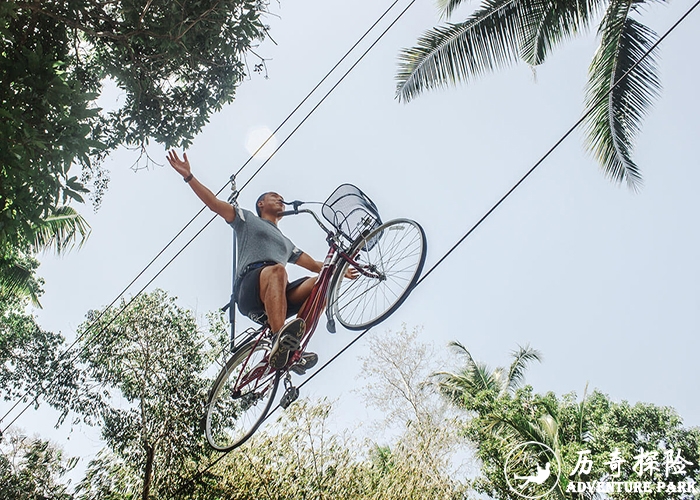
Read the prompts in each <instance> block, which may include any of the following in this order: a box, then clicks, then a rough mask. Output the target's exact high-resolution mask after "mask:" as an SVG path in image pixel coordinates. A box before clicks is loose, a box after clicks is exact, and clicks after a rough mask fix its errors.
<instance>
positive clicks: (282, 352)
mask: <svg viewBox="0 0 700 500" xmlns="http://www.w3.org/2000/svg"><path fill="white" fill-rule="evenodd" d="M305 328H306V324H305V323H304V320H303V319H301V318H296V319H293V320H292V321H290V322H289V323H287V324H286V325H284V326H283V327H282V329H281V330H280V332H279V333H278V334H277V339H276V340H275V343H274V344H273V345H272V349H271V350H270V366H272V367H273V368H274V369H275V370H280V369H282V368H284V365H286V364H287V362H289V356H290V355H291V354H292V353H293V352H294V351H296V350H297V349H299V341H300V340H301V337H302V336H303V335H304V329H305Z"/></svg>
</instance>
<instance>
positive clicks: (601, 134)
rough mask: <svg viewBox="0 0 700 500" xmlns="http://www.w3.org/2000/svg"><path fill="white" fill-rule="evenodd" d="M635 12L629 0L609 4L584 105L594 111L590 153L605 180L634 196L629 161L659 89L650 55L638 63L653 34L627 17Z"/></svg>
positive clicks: (633, 168)
mask: <svg viewBox="0 0 700 500" xmlns="http://www.w3.org/2000/svg"><path fill="white" fill-rule="evenodd" d="M633 6H634V3H633V1H632V0H613V2H612V3H611V4H610V7H609V8H608V10H607V12H606V14H605V17H604V19H603V22H602V23H601V26H600V34H601V42H600V46H599V47H598V50H597V51H596V54H595V57H594V58H593V62H592V63H591V66H590V69H589V82H588V87H587V90H586V105H587V109H591V108H592V109H593V111H592V113H591V114H590V115H589V116H588V119H587V128H588V130H587V132H588V147H589V149H590V150H591V151H592V152H593V154H594V155H595V157H596V159H597V160H598V162H599V163H600V165H601V167H602V168H603V170H604V171H605V174H606V175H607V177H609V178H610V179H611V180H613V181H615V182H617V183H622V182H626V183H627V185H628V186H629V187H630V188H631V189H632V190H635V191H636V190H637V189H638V188H639V187H641V182H642V178H641V174H640V171H639V168H638V167H637V165H636V164H635V162H634V161H633V160H632V149H633V147H634V139H635V136H636V135H637V133H638V132H639V130H640V127H641V120H642V118H643V117H644V116H645V115H646V113H647V111H648V110H649V108H650V106H651V104H652V102H653V100H654V99H655V98H656V97H657V96H658V95H659V92H660V88H661V85H660V82H659V79H658V76H657V66H656V61H655V58H654V54H653V52H652V53H651V54H649V56H648V57H646V58H645V59H641V58H642V57H643V55H644V54H645V53H646V52H647V51H648V50H649V49H650V48H651V47H652V46H653V44H654V41H655V39H656V34H655V33H654V32H653V31H652V30H650V29H649V28H647V27H646V26H644V25H642V24H640V23H638V22H637V21H635V20H634V19H632V18H631V17H630V12H631V11H632V9H633ZM640 60H641V62H640V63H639V64H638V65H637V66H636V67H635V66H634V65H635V63H637V61H640ZM625 74H626V75H627V76H626V77H625V78H623V79H621V78H622V77H623V75H625Z"/></svg>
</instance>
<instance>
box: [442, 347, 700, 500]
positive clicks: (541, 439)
mask: <svg viewBox="0 0 700 500" xmlns="http://www.w3.org/2000/svg"><path fill="white" fill-rule="evenodd" d="M461 349H463V347H462V348H461ZM463 353H464V354H465V355H467V356H468V357H467V363H466V365H465V367H464V368H463V369H462V370H460V371H458V372H457V373H447V372H443V373H441V374H439V378H440V383H441V388H442V390H443V393H444V394H445V395H446V396H447V397H448V398H449V399H450V400H451V401H453V402H454V403H455V404H456V405H457V406H459V407H460V408H462V409H464V410H466V411H467V412H469V414H470V416H471V417H472V418H470V419H469V420H467V421H466V424H465V425H464V427H463V431H464V433H465V435H466V436H467V437H468V438H469V439H470V440H472V441H473V442H474V443H476V445H477V457H478V458H479V459H480V460H481V462H482V475H481V477H479V478H477V480H476V481H475V483H474V486H475V488H476V489H477V491H480V492H481V493H484V494H487V495H489V496H491V497H493V498H498V499H513V500H514V499H517V498H522V497H520V496H518V495H517V494H515V493H513V491H512V490H511V488H510V487H509V485H508V483H507V481H506V477H505V474H504V468H505V463H506V458H507V457H508V455H509V454H510V453H511V452H512V451H513V450H514V449H516V448H517V447H518V446H521V445H523V444H524V443H527V442H532V441H536V442H538V443H542V444H545V445H547V446H549V447H550V448H551V449H552V450H553V451H554V453H555V454H556V456H557V458H558V459H559V460H560V463H561V471H562V475H561V477H560V479H559V482H558V485H557V486H556V488H555V489H554V490H553V491H552V492H551V494H550V496H551V497H552V498H592V497H593V494H591V492H590V491H588V492H583V491H582V492H578V490H577V488H578V483H579V482H589V483H593V482H596V481H597V482H602V481H618V482H625V481H632V482H633V481H640V480H641V479H640V474H639V470H635V463H636V458H635V457H637V456H639V455H640V454H641V452H642V451H645V452H650V453H654V452H656V453H658V457H657V459H658V464H659V469H658V470H657V471H655V472H654V473H653V474H649V475H647V478H646V479H644V480H647V481H651V482H652V483H653V484H655V485H656V484H657V483H658V482H659V481H661V482H664V481H672V480H678V477H675V478H670V477H669V478H666V477H665V470H664V466H663V463H664V459H665V454H666V452H670V451H672V450H673V451H675V452H677V453H679V454H680V456H682V457H683V459H684V460H686V461H688V462H689V463H690V464H688V465H687V467H686V468H685V470H686V474H685V475H683V476H682V479H686V478H692V479H694V480H695V481H698V480H700V468H699V466H698V463H699V462H700V429H697V428H692V429H686V428H684V427H683V425H682V421H681V419H680V417H679V416H678V415H677V414H676V413H675V411H674V410H673V409H672V408H666V407H657V406H654V405H651V404H645V403H637V404H635V405H630V404H629V403H627V402H625V401H623V402H620V403H617V402H614V401H612V400H611V399H610V398H609V397H608V396H606V395H605V394H603V393H601V392H598V391H594V392H593V393H592V394H591V395H589V396H584V398H583V400H582V401H578V400H577V397H576V394H575V393H571V394H567V395H565V396H563V397H557V396H556V395H554V394H553V393H547V394H544V395H540V394H535V393H534V391H533V389H532V387H531V386H525V387H522V386H520V387H518V388H516V389H515V390H511V391H503V390H501V387H502V386H501V387H498V386H489V385H487V384H482V383H481V382H478V380H488V379H492V378H494V376H495V373H496V372H498V371H499V370H494V371H492V370H489V369H488V368H487V367H485V365H483V364H478V363H476V362H474V360H473V359H472V357H471V354H469V352H468V351H466V349H464V352H463ZM514 354H516V361H515V363H517V362H518V359H517V352H516V353H514ZM478 367H481V368H480V369H478ZM616 451H617V452H619V453H620V456H622V457H623V458H624V459H625V462H624V463H622V467H621V469H620V475H619V476H617V477H615V476H613V474H614V473H616V471H615V470H613V469H612V468H611V464H610V462H611V457H613V456H614V455H613V454H614V453H616ZM580 452H581V453H582V454H583V456H586V457H589V458H590V460H591V462H592V463H591V470H590V472H589V473H588V474H584V475H577V474H573V473H574V472H575V469H576V464H577V462H578V460H579V456H580ZM519 473H520V474H521V475H527V471H520V472H519ZM609 496H610V498H619V499H623V498H624V499H632V498H639V499H659V500H660V499H668V498H687V497H685V496H684V495H682V494H674V493H669V492H668V491H663V490H661V491H654V492H651V493H643V494H642V493H639V492H634V493H627V492H625V491H624V489H622V491H620V492H612V493H609Z"/></svg>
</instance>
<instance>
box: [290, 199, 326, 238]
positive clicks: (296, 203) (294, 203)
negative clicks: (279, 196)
mask: <svg viewBox="0 0 700 500" xmlns="http://www.w3.org/2000/svg"><path fill="white" fill-rule="evenodd" d="M284 203H285V204H286V205H292V206H293V207H294V209H293V210H285V211H284V212H281V213H280V215H281V216H282V217H286V216H287V215H298V214H301V213H304V214H311V215H313V217H314V219H316V223H317V224H318V225H319V226H320V227H321V229H323V230H324V231H325V232H326V233H328V234H333V231H331V230H330V229H328V228H327V227H326V225H325V224H324V223H323V222H321V219H319V218H318V215H316V212H314V211H313V210H309V209H308V208H302V209H299V206H300V205H303V204H304V202H303V201H299V200H296V201H292V202H290V203H287V202H284Z"/></svg>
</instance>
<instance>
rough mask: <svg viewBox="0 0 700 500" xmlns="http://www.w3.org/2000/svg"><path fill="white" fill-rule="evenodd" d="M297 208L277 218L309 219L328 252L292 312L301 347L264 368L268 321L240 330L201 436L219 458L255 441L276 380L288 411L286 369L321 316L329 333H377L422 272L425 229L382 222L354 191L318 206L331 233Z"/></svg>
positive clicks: (290, 389) (290, 397)
mask: <svg viewBox="0 0 700 500" xmlns="http://www.w3.org/2000/svg"><path fill="white" fill-rule="evenodd" d="M302 204H303V202H299V201H295V202H293V204H292V205H293V207H294V208H293V210H289V211H286V212H284V213H283V215H285V216H287V215H296V214H300V213H306V214H310V215H312V216H313V218H314V219H315V220H316V223H317V224H318V225H319V227H320V228H321V229H322V230H323V231H324V232H325V233H326V241H327V243H328V245H329V249H328V253H327V255H326V258H325V260H324V262H323V267H322V269H321V271H320V273H319V275H318V278H317V279H316V283H315V285H314V287H313V290H312V292H311V295H310V297H309V298H308V300H307V301H306V303H305V304H304V306H303V307H302V309H301V310H300V311H299V313H298V317H301V318H303V319H304V321H305V322H306V328H305V331H304V334H303V336H302V338H301V342H300V347H299V349H298V350H297V351H295V352H294V353H293V355H291V356H290V359H289V360H288V362H287V364H286V365H285V366H284V367H283V368H281V369H279V370H275V369H274V368H272V367H271V366H270V365H269V364H268V358H269V353H270V349H271V347H272V343H273V341H274V338H273V335H272V333H271V332H270V328H269V325H267V323H266V318H264V317H262V318H251V319H254V320H255V321H256V322H258V323H259V324H260V325H261V326H260V327H259V328H253V327H251V328H249V329H247V330H245V331H244V332H242V334H241V335H240V338H241V339H240V340H239V341H238V342H237V345H236V346H233V345H232V353H231V355H230V357H229V359H228V361H227V362H226V363H225V364H224V366H223V367H222V369H221V372H220V373H219V375H218V376H217V378H216V379H215V381H214V384H213V385H212V388H211V390H210V392H209V396H208V400H207V404H206V417H205V434H206V437H207V440H208V441H209V444H210V445H211V446H212V447H213V448H214V449H216V450H218V451H222V452H227V451H230V450H232V449H234V448H236V447H238V446H240V445H241V444H243V443H244V442H245V441H246V440H248V439H249V438H250V437H251V436H252V435H253V433H254V432H255V431H256V430H257V429H258V427H259V426H260V425H261V424H262V422H263V421H264V420H265V418H266V417H267V414H268V412H269V411H270V407H271V406H272V402H273V400H274V399H275V396H276V394H277V389H278V386H279V383H280V380H282V379H283V380H284V386H285V393H284V394H283V396H282V398H281V400H280V406H281V407H282V408H287V407H288V406H289V405H290V404H291V403H292V402H294V401H295V400H296V398H297V397H298V396H299V390H298V389H297V388H296V387H294V386H293V385H292V382H291V374H290V369H291V367H292V366H293V365H294V364H295V363H296V362H297V361H299V360H300V359H301V356H302V354H303V353H304V351H305V350H306V347H307V345H308V344H309V341H310V340H311V337H312V336H313V333H314V331H315V330H316V327H317V325H318V322H319V320H320V317H321V315H322V313H323V311H324V310H325V313H326V317H327V324H326V327H327V329H328V331H329V332H331V333H335V330H336V328H335V320H334V318H337V319H338V321H339V322H340V324H341V325H343V326H344V327H345V328H347V329H349V330H364V329H367V328H370V327H372V326H375V325H377V324H378V323H380V322H382V321H384V320H385V319H386V318H387V317H389V316H390V315H391V314H392V313H393V312H394V311H396V309H397V308H398V307H399V306H400V305H401V304H402V303H403V302H404V301H405V300H406V298H407V297H408V295H409V293H410V292H411V290H412V288H413V287H414V285H415V284H416V281H417V280H418V278H419V276H420V273H421V271H422V269H423V265H424V263H425V257H426V238H425V232H424V231H423V228H422V227H421V226H420V225H419V224H418V223H417V222H415V221H412V220H408V219H395V220H391V221H389V222H386V223H382V221H381V219H380V217H379V212H378V210H377V207H376V206H375V204H374V203H373V202H372V201H371V200H370V199H369V198H368V197H367V196H366V195H365V194H364V193H363V192H362V191H360V190H359V189H358V188H357V187H355V186H353V185H351V184H343V185H341V186H340V187H338V188H337V189H336V190H335V191H334V192H333V193H332V194H331V196H330V197H329V198H328V199H327V200H326V201H325V202H324V203H323V204H322V209H321V213H322V215H323V217H324V218H325V219H326V221H327V222H329V223H330V224H331V226H332V229H331V228H329V227H327V226H326V225H325V224H324V223H323V222H322V221H321V219H320V218H319V217H318V215H316V213H315V212H314V211H312V210H309V209H300V208H299V207H300V206H301V205H302ZM349 266H352V267H354V268H355V269H356V270H357V273H358V277H357V278H355V279H347V278H345V274H346V272H347V270H348V267H349ZM229 305H230V306H231V307H233V304H232V303H231V304H229ZM232 344H233V342H232Z"/></svg>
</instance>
